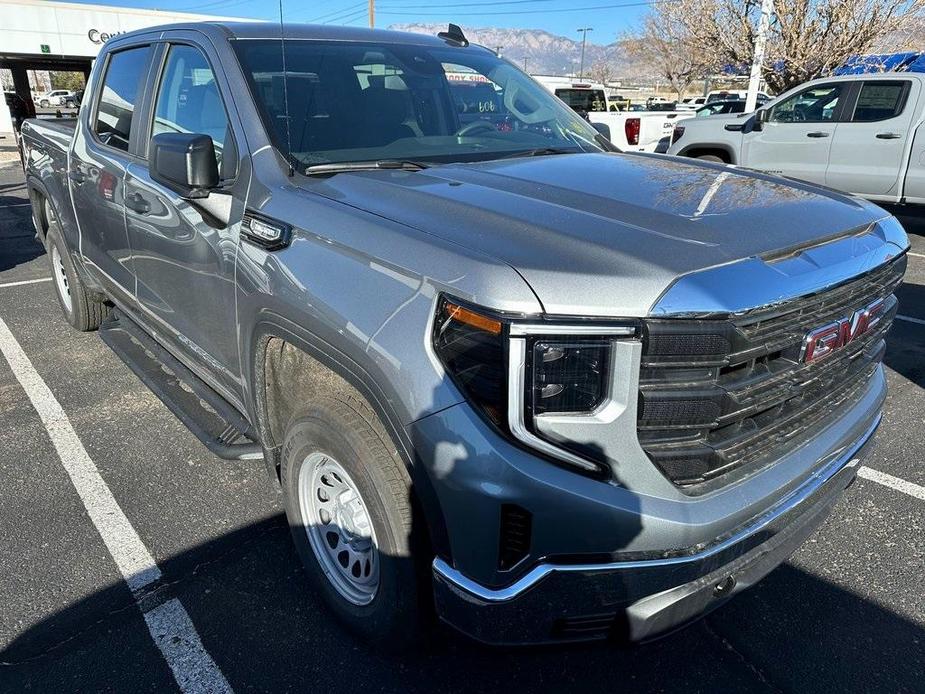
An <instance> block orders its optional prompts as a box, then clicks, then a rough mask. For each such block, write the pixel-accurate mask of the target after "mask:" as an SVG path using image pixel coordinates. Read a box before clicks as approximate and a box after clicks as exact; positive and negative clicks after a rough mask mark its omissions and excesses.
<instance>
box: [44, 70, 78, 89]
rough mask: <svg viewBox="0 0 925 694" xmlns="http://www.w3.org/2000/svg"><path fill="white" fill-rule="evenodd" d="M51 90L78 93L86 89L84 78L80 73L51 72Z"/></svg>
mask: <svg viewBox="0 0 925 694" xmlns="http://www.w3.org/2000/svg"><path fill="white" fill-rule="evenodd" d="M49 75H50V76H51V88H52V89H67V90H68V91H69V92H76V91H77V90H78V89H83V88H84V76H83V73H80V72H51V73H49Z"/></svg>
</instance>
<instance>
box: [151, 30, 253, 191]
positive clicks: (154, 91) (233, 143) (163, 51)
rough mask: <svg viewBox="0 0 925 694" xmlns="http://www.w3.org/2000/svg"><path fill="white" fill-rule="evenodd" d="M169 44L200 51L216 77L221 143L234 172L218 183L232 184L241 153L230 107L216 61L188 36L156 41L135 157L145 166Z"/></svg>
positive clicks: (236, 176) (235, 177)
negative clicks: (230, 155) (222, 121)
mask: <svg viewBox="0 0 925 694" xmlns="http://www.w3.org/2000/svg"><path fill="white" fill-rule="evenodd" d="M172 46H188V47H190V48H192V49H193V50H195V51H198V52H199V54H200V55H201V56H202V57H203V58H204V59H205V61H206V64H207V65H208V66H209V70H211V71H212V79H214V80H215V88H216V89H217V90H218V98H219V99H221V102H222V109H223V110H224V111H225V119H226V120H227V121H228V130H227V132H226V134H225V143H224V144H223V146H222V150H223V151H225V150H227V151H229V152H232V153H233V154H234V171H233V173H232V175H231V176H230V177H228V178H223V179H221V183H222V185H226V184H227V185H231V184H233V183H234V182H235V181H236V180H237V178H238V174H239V173H240V171H241V156H240V150H239V149H238V145H237V137H236V136H235V134H234V125H233V123H232V120H231V110H230V109H229V108H228V101H227V99H225V95H224V93H223V92H224V90H223V88H222V84H221V82H220V81H219V73H218V72H217V71H216V70H215V64H214V63H213V61H212V60H211V59H210V58H209V54H208V52H207V51H205V50H203V48H202V46H200V45H199V44H197V43H196V42H194V41H191V40H189V39H184V38H170V37H167V38H165V39H163V40H162V41H160V42H159V43H158V49H159V52H158V53H157V54H156V55H155V59H154V61H153V63H154V69H153V70H152V80H151V90H150V96H149V98H148V99H147V108H146V110H145V113H144V124H145V128H144V133H145V136H144V141H143V142H139V147H138V156H139V157H140V158H141V159H142V160H144V162H145V165H147V162H148V149H149V147H150V145H151V138H152V137H153V133H154V115H155V113H154V112H155V111H156V110H157V99H158V96H159V95H160V90H161V87H162V86H163V81H164V77H165V73H166V70H167V61H168V60H169V59H170V49H171V47H172ZM229 141H230V146H229ZM219 173H221V172H219Z"/></svg>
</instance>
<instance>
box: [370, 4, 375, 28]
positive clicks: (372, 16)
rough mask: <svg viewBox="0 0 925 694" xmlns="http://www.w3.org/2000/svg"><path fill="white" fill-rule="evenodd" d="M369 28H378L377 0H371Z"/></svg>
mask: <svg viewBox="0 0 925 694" xmlns="http://www.w3.org/2000/svg"><path fill="white" fill-rule="evenodd" d="M369 28H370V29H375V28H376V0H369Z"/></svg>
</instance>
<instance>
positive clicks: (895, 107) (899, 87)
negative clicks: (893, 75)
mask: <svg viewBox="0 0 925 694" xmlns="http://www.w3.org/2000/svg"><path fill="white" fill-rule="evenodd" d="M908 85H909V82H908V81H907V80H897V81H893V82H887V81H883V80H878V81H875V82H865V83H864V84H863V85H862V86H861V93H860V94H859V95H858V102H857V104H856V105H855V107H854V115H853V116H852V117H851V120H852V122H854V123H870V122H873V121H878V120H889V119H890V118H895V117H896V116H898V115H900V114H901V113H902V112H903V108H904V107H905V105H906V94H908V92H909V87H908Z"/></svg>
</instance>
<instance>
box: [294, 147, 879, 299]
mask: <svg viewBox="0 0 925 694" xmlns="http://www.w3.org/2000/svg"><path fill="white" fill-rule="evenodd" d="M305 185H306V187H311V188H312V189H313V190H315V191H316V192H319V193H321V194H323V195H325V196H327V197H329V198H331V199H333V200H337V201H339V202H341V203H343V204H347V205H350V206H353V207H355V208H357V209H361V210H365V211H368V212H370V213H373V214H375V215H378V216H381V217H384V218H387V219H390V220H393V221H396V222H399V223H401V224H404V225H407V226H410V227H413V228H415V229H418V230H420V231H423V232H426V233H428V234H433V235H436V236H439V237H442V238H444V239H446V240H450V241H452V242H455V243H457V244H459V245H461V246H465V247H467V248H470V249H473V248H474V249H477V250H479V251H481V252H482V253H484V254H487V255H490V256H492V257H493V258H496V259H498V260H500V261H503V262H505V263H507V264H508V265H510V266H511V267H513V268H514V269H515V270H517V272H519V273H520V274H521V275H522V276H523V277H524V279H525V280H526V281H527V282H528V283H529V285H530V286H531V288H532V289H533V291H534V292H535V293H536V295H537V297H538V298H539V300H540V302H541V303H542V304H543V307H544V310H545V311H546V312H547V313H551V314H566V315H586V316H642V315H646V314H647V313H648V312H649V311H650V309H651V308H652V306H653V305H654V304H655V302H656V301H657V300H658V298H659V297H660V296H661V295H662V293H663V292H664V291H665V290H666V288H668V287H669V286H670V285H671V284H672V283H673V282H674V281H675V280H676V279H677V278H679V277H680V276H683V275H686V274H689V273H693V272H696V271H698V270H703V269H705V268H710V267H714V266H719V265H724V264H728V263H731V262H733V261H737V260H741V259H745V258H752V257H755V256H761V255H764V254H768V253H776V252H780V251H784V250H787V249H792V248H795V247H798V246H801V245H806V244H807V243H811V242H813V241H816V240H819V239H822V238H825V237H830V236H836V235H838V234H839V233H841V232H848V231H853V230H857V229H860V228H864V227H867V226H868V225H869V224H870V223H871V222H873V221H875V220H877V219H878V218H882V217H884V216H886V213H885V212H883V210H881V209H880V208H878V207H876V206H874V205H871V204H869V203H866V202H863V201H861V200H859V199H856V198H851V197H847V196H844V195H841V194H838V193H836V192H834V191H829V190H826V189H822V188H818V187H815V186H811V185H808V184H803V183H799V182H794V181H785V180H783V179H780V178H774V177H771V176H767V175H764V174H759V173H756V172H750V171H744V170H741V169H735V168H732V167H726V166H721V165H711V164H701V163H687V162H684V161H681V160H678V159H673V158H670V157H660V156H653V155H637V154H567V155H554V156H541V157H521V158H515V159H508V160H495V161H490V162H482V163H477V164H448V165H443V166H434V167H432V168H429V169H425V170H423V171H414V172H403V171H385V170H378V171H369V172H359V173H343V174H337V175H335V176H332V177H330V178H328V179H326V180H323V181H312V182H311V183H309V182H308V181H306V183H305Z"/></svg>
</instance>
